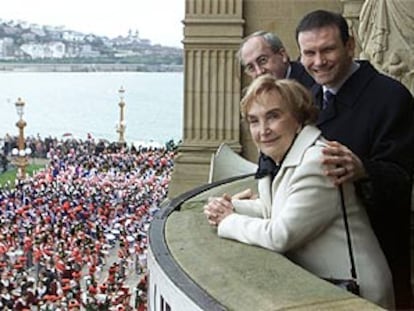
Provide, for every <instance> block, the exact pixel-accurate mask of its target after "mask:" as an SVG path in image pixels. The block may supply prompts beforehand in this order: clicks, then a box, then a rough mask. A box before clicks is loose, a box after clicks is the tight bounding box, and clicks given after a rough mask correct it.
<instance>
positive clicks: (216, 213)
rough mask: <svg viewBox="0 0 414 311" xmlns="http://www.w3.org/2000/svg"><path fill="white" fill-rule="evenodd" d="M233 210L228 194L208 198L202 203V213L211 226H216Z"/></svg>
mask: <svg viewBox="0 0 414 311" xmlns="http://www.w3.org/2000/svg"><path fill="white" fill-rule="evenodd" d="M233 210H234V207H233V204H232V203H231V196H230V195H228V194H224V195H223V196H221V197H213V198H210V199H209V202H208V203H207V204H206V205H204V215H206V217H207V220H208V223H209V224H210V225H212V226H218V225H219V224H220V222H221V221H222V220H223V219H224V218H226V217H227V216H228V215H230V214H232V213H233Z"/></svg>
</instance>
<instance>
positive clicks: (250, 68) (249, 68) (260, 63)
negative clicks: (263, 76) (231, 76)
mask: <svg viewBox="0 0 414 311" xmlns="http://www.w3.org/2000/svg"><path fill="white" fill-rule="evenodd" d="M269 59H270V56H268V55H260V56H259V57H258V58H257V59H256V61H255V62H253V63H249V64H247V65H245V66H244V72H245V73H247V74H251V73H254V72H255V71H256V66H257V67H259V68H260V69H262V68H263V67H264V66H266V64H267V63H268V62H269Z"/></svg>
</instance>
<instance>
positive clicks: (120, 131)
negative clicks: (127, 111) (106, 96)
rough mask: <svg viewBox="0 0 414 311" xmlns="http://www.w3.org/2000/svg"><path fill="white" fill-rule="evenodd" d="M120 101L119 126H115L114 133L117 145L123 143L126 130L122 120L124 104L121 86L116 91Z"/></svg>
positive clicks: (123, 119) (123, 91)
mask: <svg viewBox="0 0 414 311" xmlns="http://www.w3.org/2000/svg"><path fill="white" fill-rule="evenodd" d="M118 93H119V97H120V101H119V104H118V105H119V109H120V115H119V124H118V125H117V128H116V131H117V132H118V134H119V138H118V142H119V144H124V143H125V137H124V135H125V128H126V122H125V118H124V108H125V102H124V93H125V89H124V88H123V87H122V86H121V88H120V89H119V91H118Z"/></svg>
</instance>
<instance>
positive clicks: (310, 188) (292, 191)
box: [204, 75, 394, 309]
mask: <svg viewBox="0 0 414 311" xmlns="http://www.w3.org/2000/svg"><path fill="white" fill-rule="evenodd" d="M241 110H242V114H243V117H244V118H245V119H246V121H247V123H248V125H249V128H250V133H251V136H252V138H253V141H254V142H255V144H256V145H257V147H258V148H259V150H260V151H261V152H262V153H264V154H265V155H267V156H269V157H271V158H272V159H273V160H274V161H275V163H276V164H277V165H278V166H279V170H278V172H277V173H276V174H275V176H274V177H273V178H272V177H271V176H270V175H268V176H265V177H263V178H261V179H259V181H258V192H259V197H258V198H257V199H254V200H236V199H233V200H232V199H231V197H230V196H228V195H223V196H222V197H218V198H213V199H211V200H210V201H209V203H208V204H207V205H206V206H205V207H204V213H205V215H206V216H207V218H208V221H209V223H210V224H211V225H214V226H217V229H218V235H219V236H220V237H223V238H228V239H234V240H237V241H240V242H243V243H247V244H252V245H258V246H261V247H264V248H267V249H270V250H273V251H276V252H278V253H283V254H285V255H286V256H287V257H288V258H289V259H291V260H292V261H294V262H295V263H297V264H299V265H300V266H302V267H304V268H305V269H307V270H308V271H310V272H312V273H314V274H316V275H318V276H320V277H322V278H336V279H350V263H349V254H348V244H347V239H346V234H345V228H344V222H343V214H342V212H341V201H340V192H339V190H338V188H337V187H336V186H335V185H334V183H333V182H332V181H331V180H330V179H329V178H328V177H326V175H325V174H324V167H323V165H322V149H323V147H324V146H325V145H326V142H325V141H324V139H323V137H321V132H320V130H319V129H318V128H316V127H315V126H314V123H315V121H316V117H317V110H316V108H315V106H314V105H313V103H312V99H311V95H310V94H309V92H308V91H307V90H306V89H305V88H303V87H302V86H301V85H300V84H298V83H297V82H295V81H292V80H276V79H275V78H273V77H271V76H269V75H266V76H262V77H259V78H257V79H256V80H254V81H253V82H252V84H251V85H250V87H249V88H248V90H247V93H246V95H245V96H244V98H243V99H242V102H241ZM344 193H345V205H346V213H347V217H348V222H349V228H350V234H351V238H352V243H353V244H352V247H353V252H354V258H355V264H356V271H357V277H358V283H359V285H360V295H361V296H362V297H364V298H366V299H368V300H370V301H372V302H374V303H376V304H378V305H380V306H382V307H385V308H387V309H392V308H393V307H394V294H393V287H392V277H391V273H390V270H389V267H388V264H387V262H386V259H385V257H384V254H383V253H382V251H381V249H380V246H379V244H378V241H377V239H376V237H375V235H374V233H373V231H372V229H371V225H370V223H369V220H368V218H367V215H366V213H365V210H364V208H363V206H362V205H361V204H360V202H358V200H357V198H356V197H355V193H354V188H353V185H352V183H346V184H344Z"/></svg>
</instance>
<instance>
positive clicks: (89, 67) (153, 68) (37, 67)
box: [0, 63, 183, 72]
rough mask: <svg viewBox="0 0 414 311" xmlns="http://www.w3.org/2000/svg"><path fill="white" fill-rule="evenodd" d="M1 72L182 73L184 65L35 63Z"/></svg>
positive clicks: (11, 66)
mask: <svg viewBox="0 0 414 311" xmlns="http://www.w3.org/2000/svg"><path fill="white" fill-rule="evenodd" d="M1 71H12V72H111V71H132V72H182V71H183V65H166V64H117V63H112V64H90V63H89V64H86V63H85V64H83V63H70V64H34V63H0V72H1Z"/></svg>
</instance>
